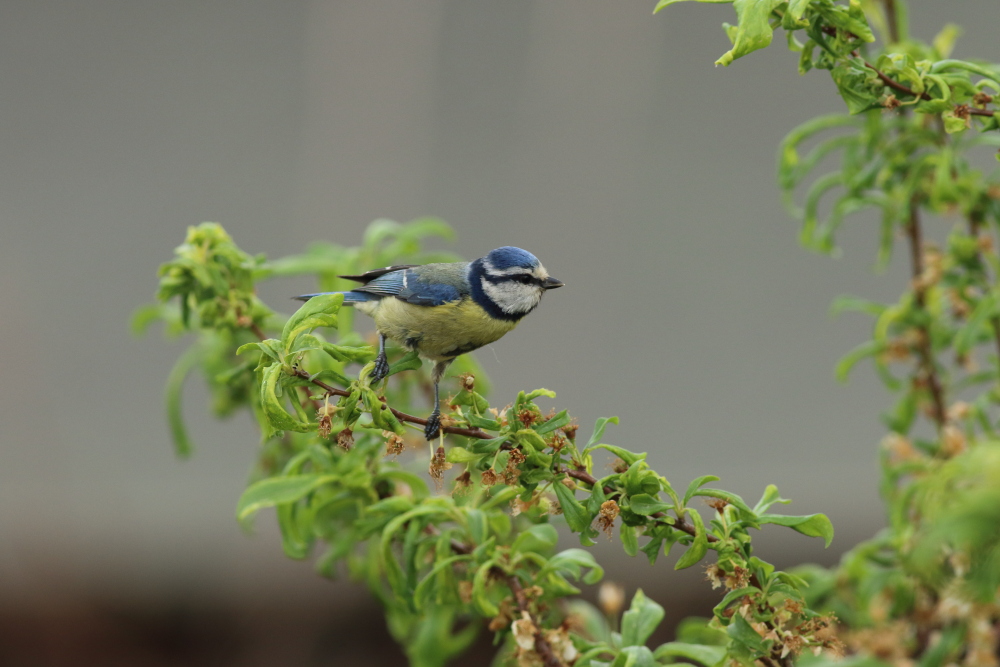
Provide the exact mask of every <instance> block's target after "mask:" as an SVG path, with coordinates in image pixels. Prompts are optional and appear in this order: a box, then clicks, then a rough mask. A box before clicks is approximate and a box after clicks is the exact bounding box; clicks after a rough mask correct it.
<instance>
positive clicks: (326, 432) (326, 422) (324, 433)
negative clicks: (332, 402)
mask: <svg viewBox="0 0 1000 667" xmlns="http://www.w3.org/2000/svg"><path fill="white" fill-rule="evenodd" d="M318 417H319V429H318V431H319V437H321V438H329V437H330V432H331V431H332V430H333V419H332V418H331V417H330V415H324V414H319V415H318Z"/></svg>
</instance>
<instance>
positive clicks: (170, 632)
mask: <svg viewBox="0 0 1000 667" xmlns="http://www.w3.org/2000/svg"><path fill="white" fill-rule="evenodd" d="M653 4H654V3H653V2H652V0H650V1H648V2H604V1H598V0H572V1H570V0H544V1H535V2H529V1H520V0H518V1H509V2H468V1H466V2H461V1H458V0H419V1H415V0H396V1H383V0H373V1H369V2H358V1H355V2H318V1H313V2H290V1H288V0H282V1H277V0H275V1H270V2H263V1H243V2H232V1H217V2H193V1H176V2H150V1H139V2H137V1H134V0H133V1H117V2H114V1H109V0H92V1H91V2H86V3H72V2H51V1H48V0H33V1H31V2H27V1H20V2H16V1H6V2H3V3H0V91H2V94H0V108H2V112H0V113H2V132H0V140H2V152H0V169H2V177H0V313H2V317H0V340H2V341H3V344H2V345H0V368H2V369H3V370H2V374H3V382H2V383H0V405H2V408H0V410H2V412H0V639H2V641H0V645H2V648H0V662H4V664H12V665H13V664H24V665H50V664H51V665H55V664H77V665H80V664H234V665H235V664H239V665H253V664H283V665H295V664H317V665H319V664H336V665H349V664H355V662H352V661H354V660H357V664H402V658H401V656H400V654H399V653H398V652H394V651H395V649H394V648H393V647H392V646H391V643H390V642H388V641H387V640H385V637H386V634H385V632H384V630H383V629H382V625H381V620H380V617H379V616H378V611H377V609H375V608H374V606H373V605H372V603H371V602H370V601H369V600H368V596H367V594H366V593H365V591H364V590H363V588H362V587H361V586H359V585H356V584H352V583H350V582H348V581H337V582H334V583H330V582H328V581H326V580H323V579H321V578H319V577H318V576H317V575H315V574H314V572H313V571H312V568H311V566H310V565H309V564H307V563H301V562H292V561H289V560H287V559H285V558H284V556H283V555H282V553H281V548H280V543H279V541H278V539H277V536H276V533H275V530H274V527H273V520H272V517H271V516H269V515H264V516H262V517H261V518H260V520H259V521H258V532H257V534H256V535H255V536H252V537H248V536H247V535H245V534H243V533H242V532H241V531H240V530H239V528H238V526H237V524H236V522H235V520H234V507H235V502H236V499H237V498H238V496H239V494H240V491H241V489H242V487H243V484H244V481H245V476H246V474H247V471H248V469H249V467H250V465H251V463H252V461H253V458H254V451H255V447H256V440H257V436H256V433H255V429H254V426H253V424H252V423H251V422H250V419H249V418H248V417H247V416H245V415H243V416H240V417H238V418H236V419H233V420H231V421H229V422H225V423H218V422H215V421H214V420H213V419H212V418H210V417H209V416H208V414H207V411H206V408H205V406H204V402H203V400H202V399H203V398H204V396H205V394H204V392H203V390H202V387H201V386H200V382H199V381H197V380H196V379H193V380H192V381H191V382H189V390H190V391H189V393H188V395H187V400H186V407H187V414H188V415H189V417H190V420H191V424H192V427H191V428H192V432H193V436H194V438H195V440H196V443H197V445H198V450H197V452H196V455H195V456H194V458H193V459H192V460H190V461H187V462H181V461H178V460H176V459H175V458H174V456H173V453H172V451H171V447H170V444H169V442H168V437H167V429H166V425H165V422H164V418H163V411H162V407H161V404H162V400H161V396H162V386H163V382H164V379H165V377H166V374H167V372H168V370H169V368H170V366H171V364H172V362H173V360H174V358H175V357H176V355H177V354H178V353H179V351H180V350H181V349H182V344H183V343H181V342H177V341H173V342H170V343H166V344H165V343H164V342H162V340H161V337H160V332H159V331H158V330H155V331H154V332H153V333H152V334H151V335H150V336H148V337H147V338H145V339H141V340H138V339H135V338H133V337H132V336H131V335H130V334H129V327H128V323H129V317H130V313H131V312H132V310H133V309H134V308H135V307H136V306H137V305H139V304H142V303H144V302H147V301H149V300H150V299H151V298H152V295H153V293H154V290H155V288H156V276H155V273H156V269H157V267H158V265H159V264H160V263H161V262H163V261H165V260H167V259H168V258H169V257H170V256H171V252H172V250H173V248H174V247H175V246H176V245H178V244H179V243H180V242H181V240H182V239H183V236H184V233H185V229H186V227H187V226H188V225H191V224H197V223H199V222H201V221H204V220H213V221H218V222H221V223H223V224H224V225H225V227H226V228H227V229H228V230H229V232H230V233H231V234H232V235H233V236H234V237H235V239H236V241H237V242H238V243H239V244H240V245H241V246H242V247H243V248H244V249H246V250H247V251H249V252H252V253H257V252H264V253H267V254H268V255H269V256H271V257H278V256H281V255H285V254H290V253H295V252H298V251H300V250H302V249H303V248H304V247H305V245H306V244H307V243H309V242H310V241H313V240H319V239H325V240H330V241H335V242H338V243H343V244H348V245H349V244H355V243H357V242H359V240H360V237H361V234H362V232H363V230H364V228H365V225H366V224H367V223H368V222H369V221H371V220H372V219H374V218H379V217H387V218H393V219H397V220H401V221H405V220H409V219H411V218H414V217H418V216H422V215H436V216H440V217H442V218H444V219H446V220H447V221H449V222H450V223H451V224H452V225H454V227H455V229H456V230H457V232H458V241H457V243H456V244H455V245H454V246H453V248H454V249H455V250H456V251H457V252H459V253H461V254H462V255H464V256H466V257H469V258H473V257H478V256H480V255H482V254H483V253H484V252H486V251H488V250H489V249H491V248H493V247H496V246H499V245H505V244H512V245H518V246H522V247H525V248H528V249H530V250H532V251H533V252H534V253H535V254H537V255H538V256H539V257H540V258H542V260H543V262H544V263H545V264H546V266H547V267H548V268H549V270H550V271H551V272H552V273H553V274H554V275H556V276H558V277H559V278H560V279H562V280H564V281H565V282H566V283H567V287H566V288H565V289H563V290H559V291H558V292H556V293H553V294H551V295H550V296H549V298H547V299H546V302H545V304H544V306H543V307H542V308H541V309H540V311H539V312H538V313H537V314H535V315H533V316H532V317H531V318H528V319H527V320H526V322H525V323H524V324H523V325H522V326H521V327H520V328H519V329H518V331H517V332H515V333H514V334H512V335H511V336H508V337H507V338H505V339H504V340H502V341H500V342H498V343H497V344H495V345H494V346H492V349H486V350H483V351H481V352H480V353H479V359H480V361H481V362H482V363H483V365H484V366H485V368H486V370H487V371H488V372H489V374H490V376H491V377H492V379H493V381H494V383H495V392H494V401H495V402H497V403H500V404H503V403H504V402H506V401H507V400H509V398H510V397H512V396H513V394H514V392H516V391H517V390H518V389H530V388H534V387H540V386H545V387H548V388H551V389H554V390H556V391H557V392H558V394H559V396H558V399H556V400H555V401H553V402H552V405H553V406H557V407H558V408H563V407H568V408H570V410H571V411H572V412H573V413H574V414H575V415H576V416H577V417H578V419H579V420H580V423H581V424H582V425H583V431H584V432H585V433H588V432H589V429H590V425H591V424H593V421H594V419H595V418H597V417H599V416H606V415H612V414H616V415H618V416H620V417H621V425H620V426H618V427H612V428H611V430H610V431H609V433H608V436H607V440H608V441H610V442H613V443H615V444H620V445H623V446H626V447H629V448H632V449H635V450H646V451H649V453H650V455H649V460H650V463H651V464H652V465H653V466H654V467H655V468H656V469H658V470H660V471H661V472H663V473H664V474H666V475H667V477H668V478H669V479H671V480H672V481H673V483H674V485H675V486H680V487H682V488H683V487H684V486H686V484H687V482H688V481H689V480H690V479H691V478H693V477H695V476H697V475H701V474H705V473H714V474H717V475H720V476H721V477H722V482H720V485H721V487H722V488H726V489H730V490H732V491H735V492H737V493H741V494H743V495H744V496H745V497H747V498H748V499H752V500H755V499H756V497H757V496H758V495H759V494H760V492H761V491H762V490H763V488H764V486H765V485H766V484H768V483H770V482H774V483H777V484H778V485H779V487H780V488H781V491H782V493H783V495H784V496H786V497H789V498H792V499H794V502H793V504H792V505H791V506H790V507H789V508H787V509H788V510H789V511H794V512H796V513H810V512H818V511H822V512H826V513H827V514H828V515H829V516H830V518H831V519H832V520H833V522H834V525H835V526H836V529H837V537H836V539H835V541H834V544H833V546H832V547H831V548H830V549H828V550H824V549H823V548H822V544H820V542H819V541H818V540H811V539H809V538H805V537H803V536H799V535H797V534H795V533H791V532H787V531H786V532H782V531H781V530H780V529H772V530H765V531H764V532H763V534H762V535H761V539H760V543H759V547H758V552H759V553H760V554H762V555H763V556H764V557H765V558H770V559H773V560H774V561H776V562H778V563H779V564H785V565H788V564H792V563H795V562H801V561H803V560H815V561H819V562H823V563H832V562H835V560H836V559H837V558H838V556H839V554H841V553H842V552H843V551H845V550H846V549H848V548H850V547H851V546H852V545H853V544H855V543H856V542H857V541H859V540H860V539H863V538H865V537H867V536H869V535H871V534H872V533H873V532H874V531H876V530H877V529H878V528H879V527H880V526H881V525H882V523H883V513H882V508H881V504H880V502H879V499H878V494H877V490H876V482H877V471H876V468H875V461H876V448H877V443H878V441H879V439H880V438H881V436H882V434H883V428H882V427H881V426H880V423H879V419H878V414H879V412H880V411H881V410H883V409H886V408H887V407H888V406H889V399H888V396H887V395H886V394H885V393H884V392H883V390H882V389H881V387H880V385H879V384H878V382H877V381H876V379H875V378H874V376H873V374H872V373H870V372H869V371H868V370H867V369H861V370H859V371H858V372H857V373H856V375H855V376H854V377H853V379H852V381H851V383H850V384H849V385H847V386H843V385H838V384H837V383H836V382H835V381H834V380H833V377H832V368H833V365H834V363H835V362H836V360H837V359H838V357H839V356H840V355H841V354H842V353H843V352H845V351H846V350H848V349H849V348H851V347H852V346H854V345H855V344H856V343H858V342H860V341H862V340H863V339H864V338H865V336H866V335H867V334H868V327H869V325H868V322H867V321H865V320H864V319H863V318H861V317H845V318H842V319H839V320H831V319H830V318H829V317H828V315H827V312H828V306H829V303H830V301H831V299H832V298H833V297H834V296H836V295H838V294H841V293H854V294H859V295H863V296H866V297H870V298H876V299H886V300H888V299H892V298H894V296H895V295H896V294H898V291H899V289H900V288H901V286H902V285H903V283H904V281H905V280H906V274H905V267H903V266H901V265H899V264H898V263H897V264H895V265H894V266H893V268H892V269H890V270H889V271H888V272H887V273H886V274H885V275H882V276H875V275H874V273H873V271H872V270H871V269H872V266H873V263H874V239H875V229H874V227H873V224H872V221H871V220H870V219H868V218H859V219H857V220H853V221H851V222H850V223H849V224H848V225H847V228H846V229H845V232H844V234H843V235H842V239H841V240H842V245H843V247H844V254H843V257H842V258H841V259H839V260H831V259H829V258H824V257H818V256H814V255H810V254H808V253H806V252H805V251H803V250H801V249H800V248H799V247H798V245H797V242H796V234H797V226H796V224H795V223H794V222H793V221H792V220H790V219H789V218H788V217H787V216H786V214H785V212H784V210H783V209H782V207H781V205H780V198H779V194H778V191H777V187H776V185H775V176H774V163H775V157H774V156H775V149H776V145H777V142H778V141H779V140H780V139H781V137H782V136H783V135H784V134H785V133H786V132H788V131H789V130H790V129H791V128H792V127H793V126H795V125H796V124H798V123H800V122H802V121H805V120H807V119H809V118H811V117H812V116H814V115H817V114H820V113H825V112H833V111H837V112H839V111H841V110H842V109H843V106H842V103H841V102H840V100H839V98H838V97H837V95H836V93H835V91H834V89H833V87H832V85H831V83H830V82H829V79H828V76H827V75H826V73H823V72H818V73H811V74H809V75H807V76H805V77H799V76H798V75H797V73H796V71H795V65H796V56H795V55H793V54H789V53H788V52H787V51H786V50H785V49H784V47H783V45H782V44H780V43H777V42H778V41H779V40H776V43H775V45H774V46H773V47H772V48H770V49H768V50H765V51H763V52H759V53H756V54H753V55H752V56H751V57H749V58H746V59H744V60H740V61H737V62H736V63H735V64H734V65H733V66H732V67H730V68H728V69H724V68H715V67H713V66H712V63H713V61H714V60H715V59H716V58H717V57H718V56H719V55H721V53H722V52H724V51H725V50H726V49H727V48H728V42H727V40H726V38H725V36H724V34H723V32H722V31H721V29H720V27H719V24H720V23H721V22H722V21H732V20H733V12H732V8H731V7H729V6H726V5H696V4H694V3H691V4H679V5H676V6H673V7H670V8H668V9H667V10H666V11H664V12H662V13H660V14H658V15H656V16H653V15H652V14H651V11H652V7H653ZM911 17H912V23H913V31H914V32H915V33H916V34H918V35H919V36H921V37H924V38H929V37H931V36H933V34H935V33H936V32H937V30H938V29H939V27H940V26H941V25H942V24H943V23H944V22H945V21H946V20H951V21H955V22H957V23H959V24H960V25H962V26H963V27H964V28H965V35H964V37H963V38H962V40H961V41H960V42H959V46H958V50H957V54H958V55H960V56H981V57H986V58H990V59H992V60H1000V57H998V54H997V50H996V41H995V27H996V25H997V19H1000V12H998V3H997V2H996V1H995V0H965V1H963V2H960V3H941V2H933V1H932V0H914V1H913V2H912V3H911ZM944 224H945V225H947V224H948V223H947V221H946V222H945V223H944ZM310 287H311V285H307V284H301V283H300V282H296V281H286V282H281V283H276V284H272V285H269V286H268V287H267V289H266V290H265V292H264V293H263V296H264V298H265V299H266V300H267V301H269V302H270V303H272V304H275V305H277V306H278V307H283V306H284V305H285V302H284V301H283V300H284V299H285V298H286V297H287V295H289V294H295V293H299V292H301V291H303V290H304V289H308V288H310ZM597 549H598V552H599V553H598V556H599V558H600V559H601V560H602V561H604V562H605V563H606V564H607V565H608V575H607V576H608V578H609V579H613V580H617V581H621V582H623V583H625V584H626V585H627V586H628V588H629V590H630V592H631V589H633V588H634V587H635V586H642V587H643V588H644V589H645V590H646V591H647V593H649V594H651V595H652V596H653V597H654V598H657V599H659V600H660V602H661V603H664V604H665V605H666V606H667V607H668V608H669V609H670V611H671V618H676V617H677V616H680V615H685V614H689V613H704V612H705V611H706V610H707V609H708V608H710V606H711V604H712V602H711V600H712V599H713V596H712V595H711V594H710V592H709V590H708V586H707V585H706V584H705V582H703V581H701V578H702V574H701V572H700V571H694V570H692V571H687V572H684V573H675V572H674V571H673V570H672V569H671V568H670V565H669V563H662V562H661V563H660V564H658V566H657V567H655V568H651V567H649V566H648V563H647V562H646V561H645V559H644V558H643V557H641V556H640V558H639V559H635V560H631V559H628V558H627V557H625V556H624V555H623V554H622V553H621V549H620V546H619V545H618V544H614V543H610V544H602V545H600V546H599V547H598V548H597ZM666 632H669V628H668V629H667V630H666ZM373 638H374V639H373ZM375 640H378V641H375ZM376 645H377V648H373V646H376ZM487 645H488V641H487ZM376 650H377V651H383V652H384V653H385V655H384V656H383V655H382V654H381V653H379V654H378V655H379V656H381V657H378V658H376V657H373V656H374V655H375V653H373V651H376ZM67 656H71V657H67ZM469 660H470V661H469V662H468V664H483V660H484V659H483V658H482V657H480V658H478V659H473V658H470V659H469Z"/></svg>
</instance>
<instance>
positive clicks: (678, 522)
mask: <svg viewBox="0 0 1000 667" xmlns="http://www.w3.org/2000/svg"><path fill="white" fill-rule="evenodd" d="M560 472H563V473H566V475H568V476H569V477H572V478H573V479H578V480H580V481H581V482H586V483H587V484H590V486H591V487H593V486H596V485H597V483H598V482H597V478H596V477H594V476H593V475H591V474H590V473H588V472H587V471H586V470H561V471H560ZM604 492H605V493H607V494H609V495H610V494H613V493H614V492H615V490H614V489H612V488H611V487H610V486H605V487H604ZM649 516H651V517H652V518H654V519H665V518H667V515H666V514H664V513H663V512H656V513H654V514H650V515H649ZM670 525H671V526H672V527H673V528H676V529H677V530H681V531H684V532H685V533H687V534H688V535H690V536H692V537H694V535H695V533H696V532H697V531H695V528H694V526H692V525H691V524H689V523H688V522H686V521H685V520H684V519H681V518H680V517H678V518H677V519H675V523H673V524H670ZM705 537H706V538H707V539H708V541H709V542H718V541H719V538H718V537H716V536H715V535H711V534H708V533H706V534H705Z"/></svg>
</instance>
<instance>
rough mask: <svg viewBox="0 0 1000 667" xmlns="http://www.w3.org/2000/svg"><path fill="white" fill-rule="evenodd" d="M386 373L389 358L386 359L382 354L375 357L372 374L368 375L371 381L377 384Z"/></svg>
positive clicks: (387, 371) (387, 372)
mask: <svg viewBox="0 0 1000 667" xmlns="http://www.w3.org/2000/svg"><path fill="white" fill-rule="evenodd" d="M388 374H389V360H388V359H386V357H385V356H384V355H379V356H377V357H375V368H373V369H372V374H371V375H370V376H369V377H370V378H371V383H372V384H377V383H379V382H381V381H382V380H384V379H385V376H387V375H388Z"/></svg>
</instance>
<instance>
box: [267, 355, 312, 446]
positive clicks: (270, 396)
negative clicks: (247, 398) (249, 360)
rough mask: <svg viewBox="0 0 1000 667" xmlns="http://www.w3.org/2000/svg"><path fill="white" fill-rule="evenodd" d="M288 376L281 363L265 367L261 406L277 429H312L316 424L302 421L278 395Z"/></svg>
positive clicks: (301, 430) (302, 431)
mask: <svg viewBox="0 0 1000 667" xmlns="http://www.w3.org/2000/svg"><path fill="white" fill-rule="evenodd" d="M288 377H289V376H288V375H286V374H285V372H284V368H283V367H282V365H281V364H271V365H270V366H268V367H267V368H265V369H264V373H263V377H262V378H261V384H260V403H261V407H262V408H263V409H264V415H265V416H266V417H267V421H268V423H269V424H270V425H271V428H272V429H274V430H275V431H296V432H298V433H305V432H306V431H309V430H311V429H312V428H313V426H314V425H312V424H307V423H305V422H301V421H299V420H298V419H296V418H295V417H293V416H292V415H290V414H289V413H288V412H287V411H286V410H285V407H284V405H282V401H281V399H280V398H279V397H278V392H279V391H282V392H283V387H282V384H283V380H286V379H287V378H288ZM269 435H270V434H269Z"/></svg>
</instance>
